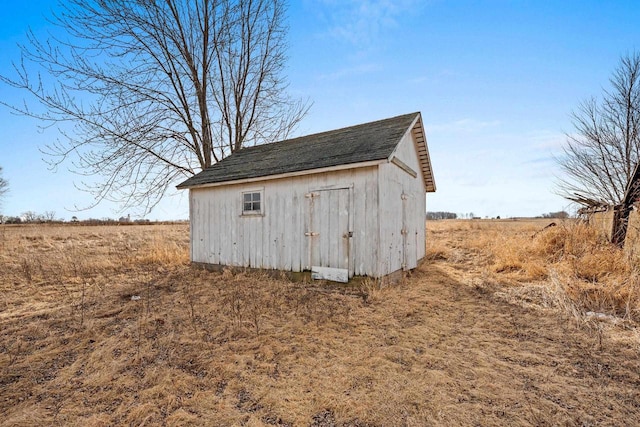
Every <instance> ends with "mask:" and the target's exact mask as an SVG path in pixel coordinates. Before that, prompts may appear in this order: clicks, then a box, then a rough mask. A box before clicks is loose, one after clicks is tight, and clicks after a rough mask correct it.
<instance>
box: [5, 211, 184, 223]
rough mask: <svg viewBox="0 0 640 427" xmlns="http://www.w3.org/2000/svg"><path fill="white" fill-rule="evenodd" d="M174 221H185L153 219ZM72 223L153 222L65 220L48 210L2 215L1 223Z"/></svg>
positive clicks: (92, 219)
mask: <svg viewBox="0 0 640 427" xmlns="http://www.w3.org/2000/svg"><path fill="white" fill-rule="evenodd" d="M174 222H183V221H153V223H154V224H165V223H166V224H169V223H174ZM64 223H71V224H77V225H140V224H151V223H152V221H151V220H149V219H146V218H142V219H134V220H132V219H130V217H129V216H126V217H121V218H119V219H114V218H100V219H98V218H87V219H82V220H80V219H78V217H76V216H72V217H71V220H70V221H65V220H64V219H62V218H56V213H55V212H54V211H46V212H45V213H43V214H38V213H35V212H33V211H27V212H23V213H22V214H21V215H20V216H6V215H0V224H64Z"/></svg>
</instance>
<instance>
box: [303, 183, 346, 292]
mask: <svg viewBox="0 0 640 427" xmlns="http://www.w3.org/2000/svg"><path fill="white" fill-rule="evenodd" d="M349 195H350V190H349V189H348V188H340V189H335V190H319V191H314V192H312V193H310V194H309V195H307V196H308V198H309V200H310V209H309V213H310V216H311V218H309V224H310V230H308V231H307V233H305V234H306V235H307V238H309V239H310V241H309V251H310V254H309V257H310V265H311V277H312V278H314V279H326V280H333V281H336V282H348V281H349V276H351V274H349V250H350V246H351V240H352V239H351V230H350V229H349V224H350V222H349V210H350V208H349V207H350V200H349Z"/></svg>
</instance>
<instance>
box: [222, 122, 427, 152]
mask: <svg viewBox="0 0 640 427" xmlns="http://www.w3.org/2000/svg"><path fill="white" fill-rule="evenodd" d="M418 114H420V112H419V111H416V112H413V113H407V114H399V115H397V116H394V117H387V118H386V119H378V120H373V121H370V122H365V123H358V124H356V125H351V126H344V127H341V128H338V129H331V130H325V131H321V132H316V133H309V134H305V135H301V136H296V137H293V138H287V139H282V140H279V141H272V142H266V143H264V144H256V145H251V146H249V147H242V148H241V149H240V150H238V151H241V150H250V149H253V148H258V147H265V146H268V145H272V144H284V143H289V142H293V141H296V140H299V139H307V138H311V137H318V136H320V135H324V134H329V133H338V132H340V131H344V130H348V129H353V128H357V127H359V126H370V125H375V124H378V123H380V122H386V121H392V120H397V119H399V118H401V117H408V116H415V115H418ZM231 154H233V153H231ZM231 154H229V156H230V155H231ZM229 156H227V157H225V158H228V157H229Z"/></svg>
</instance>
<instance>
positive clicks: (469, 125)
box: [425, 118, 501, 133]
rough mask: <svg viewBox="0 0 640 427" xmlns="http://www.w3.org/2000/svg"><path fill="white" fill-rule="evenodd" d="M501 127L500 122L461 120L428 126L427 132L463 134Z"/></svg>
mask: <svg viewBox="0 0 640 427" xmlns="http://www.w3.org/2000/svg"><path fill="white" fill-rule="evenodd" d="M500 125H501V122H500V120H490V121H486V120H476V119H468V118H465V119H460V120H455V121H452V122H447V123H440V124H428V123H427V124H426V126H425V127H426V128H427V132H463V133H473V132H479V131H482V130H486V129H491V128H497V127H499V126H500Z"/></svg>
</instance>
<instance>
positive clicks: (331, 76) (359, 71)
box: [318, 64, 381, 80]
mask: <svg viewBox="0 0 640 427" xmlns="http://www.w3.org/2000/svg"><path fill="white" fill-rule="evenodd" d="M380 69H381V67H380V65H378V64H360V65H355V66H353V67H345V68H341V69H339V70H336V71H334V72H332V73H327V74H321V75H320V76H318V78H319V79H320V80H339V79H343V78H346V77H354V76H361V75H364V74H369V73H372V72H374V71H377V70H380Z"/></svg>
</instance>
